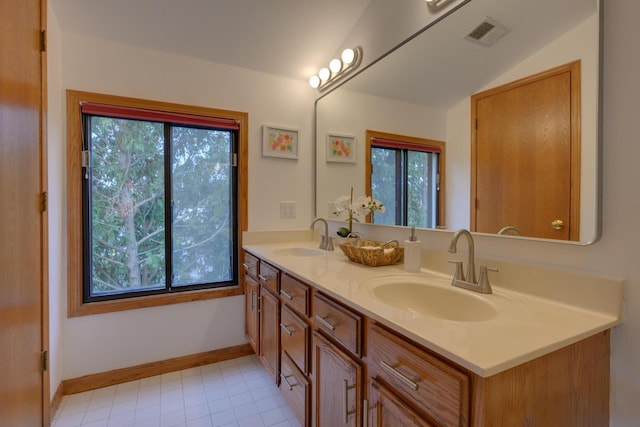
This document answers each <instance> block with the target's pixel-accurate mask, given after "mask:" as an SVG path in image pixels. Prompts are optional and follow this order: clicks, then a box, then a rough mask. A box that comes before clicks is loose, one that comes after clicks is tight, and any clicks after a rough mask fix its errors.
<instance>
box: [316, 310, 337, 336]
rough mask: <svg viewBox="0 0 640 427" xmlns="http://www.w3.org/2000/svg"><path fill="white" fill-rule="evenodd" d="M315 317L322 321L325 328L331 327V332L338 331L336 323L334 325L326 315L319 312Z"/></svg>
mask: <svg viewBox="0 0 640 427" xmlns="http://www.w3.org/2000/svg"><path fill="white" fill-rule="evenodd" d="M315 318H316V320H317V321H318V322H320V323H321V324H322V326H324V327H325V328H327V329H329V330H330V331H331V332H335V331H336V325H332V324H331V323H329V322H328V321H327V319H325V318H324V317H321V316H320V315H319V314H316V316H315Z"/></svg>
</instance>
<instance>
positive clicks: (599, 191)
mask: <svg viewBox="0 0 640 427" xmlns="http://www.w3.org/2000/svg"><path fill="white" fill-rule="evenodd" d="M470 1H471V0H462V1H461V2H460V3H459V4H457V5H454V7H452V8H451V9H449V10H447V11H446V12H443V13H441V14H440V16H438V17H436V18H435V19H434V20H433V21H431V22H430V23H429V24H428V25H426V26H424V27H423V28H421V29H420V30H418V31H416V32H415V33H414V34H412V35H411V36H409V37H407V38H406V39H404V40H402V41H401V42H400V43H398V44H397V45H395V46H394V47H393V48H391V49H390V50H388V51H387V52H385V53H384V54H382V55H381V56H379V57H378V58H376V59H374V60H372V61H371V62H370V63H368V64H367V65H366V66H365V67H363V68H361V69H360V70H357V71H356V72H354V73H352V74H351V75H350V76H346V78H345V79H343V80H342V81H340V82H337V84H336V85H334V86H333V87H332V88H330V89H328V90H327V91H326V92H323V93H322V94H321V95H320V96H318V97H317V98H316V100H315V101H314V103H313V123H312V132H313V148H314V149H313V159H312V162H313V165H312V168H311V169H312V171H313V189H312V190H313V200H312V211H313V213H314V215H315V216H316V217H317V216H318V206H317V196H316V195H317V189H318V174H317V147H318V144H319V143H320V142H321V141H318V134H317V133H318V132H317V130H318V123H317V119H318V102H319V101H320V100H322V99H323V98H325V97H326V96H328V95H329V94H331V93H333V91H335V90H337V89H339V88H340V87H342V86H343V85H344V84H346V83H347V82H349V81H350V80H352V79H354V78H355V77H357V76H359V75H360V74H361V73H363V72H365V71H366V70H368V69H369V68H371V67H373V66H374V65H375V64H376V63H378V62H380V61H381V60H383V59H384V58H386V57H387V56H389V55H391V54H392V53H393V52H395V51H396V50H398V49H400V48H401V47H402V46H404V45H405V44H407V43H409V42H410V41H411V40H413V39H414V38H416V37H418V36H420V35H421V34H422V33H424V32H425V31H427V30H429V29H430V28H431V27H433V26H434V25H436V24H437V23H439V22H440V21H442V20H443V19H445V18H446V17H447V16H449V15H450V14H452V13H454V12H455V11H457V10H458V9H460V8H461V7H463V6H464V5H466V4H467V3H469V2H470ZM530 1H533V0H530ZM594 1H595V2H596V13H597V14H598V16H597V18H598V34H597V40H598V61H597V73H598V76H597V85H598V87H597V88H596V94H597V100H596V117H597V119H596V143H595V146H596V153H595V161H596V165H595V170H596V172H597V176H596V183H595V184H596V189H595V205H596V206H595V221H594V223H595V230H594V232H595V233H594V236H593V238H592V239H591V240H588V241H573V240H555V239H544V238H537V237H526V236H513V235H506V234H502V235H501V234H491V233H479V232H473V234H474V235H480V236H487V237H496V238H501V239H518V240H524V241H532V242H548V243H557V244H564V245H572V246H589V245H592V244H594V243H596V242H597V241H598V240H600V238H601V237H602V212H603V208H602V203H603V183H602V181H603V179H602V155H603V141H602V140H603V129H602V122H603V112H602V99H603V77H602V76H603V57H604V43H603V26H604V0H594ZM328 220H329V221H332V219H328ZM368 225H369V226H385V227H397V228H402V229H406V228H407V227H405V226H388V225H382V224H369V223H368ZM421 230H427V231H434V232H447V233H450V232H452V231H453V230H440V229H436V228H422V229H421Z"/></svg>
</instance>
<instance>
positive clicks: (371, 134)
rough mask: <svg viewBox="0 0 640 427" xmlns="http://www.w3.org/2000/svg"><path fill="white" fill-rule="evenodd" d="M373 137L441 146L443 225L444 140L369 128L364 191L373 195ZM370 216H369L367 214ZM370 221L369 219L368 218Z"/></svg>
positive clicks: (442, 210) (441, 211) (442, 214)
mask: <svg viewBox="0 0 640 427" xmlns="http://www.w3.org/2000/svg"><path fill="white" fill-rule="evenodd" d="M373 138H380V139H390V140H393V141H399V142H408V143H412V144H422V145H431V146H436V147H438V148H440V160H439V161H438V167H439V169H440V170H439V174H440V191H438V221H437V224H436V225H437V226H438V227H443V226H444V225H445V224H444V220H445V212H446V209H445V200H446V198H445V189H446V185H445V184H446V174H445V170H446V164H447V161H446V160H447V158H446V149H445V145H446V144H445V143H444V142H443V141H436V140H434V139H427V138H418V137H415V136H408V135H400V134H396V133H388V132H379V131H375V130H370V129H367V130H366V131H365V141H366V143H365V153H364V156H365V162H364V165H365V166H364V192H365V194H367V195H371V140H372V139H373ZM367 218H368V216H367ZM367 221H368V220H367Z"/></svg>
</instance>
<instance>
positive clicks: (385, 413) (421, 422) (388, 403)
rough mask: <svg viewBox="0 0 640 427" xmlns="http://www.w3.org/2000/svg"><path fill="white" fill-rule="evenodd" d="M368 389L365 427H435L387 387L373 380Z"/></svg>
mask: <svg viewBox="0 0 640 427" xmlns="http://www.w3.org/2000/svg"><path fill="white" fill-rule="evenodd" d="M369 391H370V398H371V401H370V408H371V409H370V410H369V421H368V426H365V427H435V426H436V425H437V424H432V423H430V422H429V421H428V420H427V419H425V418H424V417H422V416H421V415H419V414H418V413H417V412H416V411H414V410H413V408H411V407H410V406H408V405H407V404H405V403H404V402H402V401H401V400H400V399H398V398H397V397H396V396H395V395H394V394H393V393H392V392H391V391H390V390H389V389H388V388H387V387H385V386H384V385H382V384H380V383H378V382H377V381H375V380H373V381H372V382H371V387H370V388H369Z"/></svg>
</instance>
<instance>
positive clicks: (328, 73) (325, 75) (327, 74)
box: [318, 67, 331, 82]
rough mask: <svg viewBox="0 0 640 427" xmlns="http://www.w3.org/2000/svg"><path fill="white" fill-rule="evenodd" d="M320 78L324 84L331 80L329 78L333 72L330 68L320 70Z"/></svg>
mask: <svg viewBox="0 0 640 427" xmlns="http://www.w3.org/2000/svg"><path fill="white" fill-rule="evenodd" d="M318 77H320V80H322V81H323V82H326V81H327V80H329V77H331V71H329V69H328V68H326V67H325V68H320V71H318Z"/></svg>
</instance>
